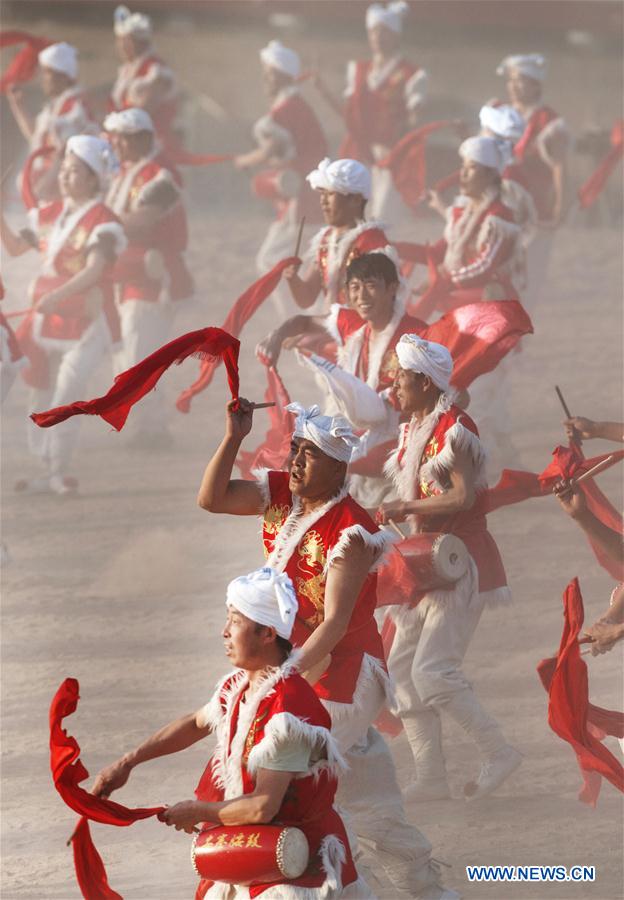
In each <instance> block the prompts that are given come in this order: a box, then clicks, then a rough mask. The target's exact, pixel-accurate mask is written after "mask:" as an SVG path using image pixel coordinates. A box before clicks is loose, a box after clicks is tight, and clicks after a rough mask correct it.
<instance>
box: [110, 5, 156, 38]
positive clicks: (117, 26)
mask: <svg viewBox="0 0 624 900" xmlns="http://www.w3.org/2000/svg"><path fill="white" fill-rule="evenodd" d="M113 23H114V24H113V28H114V31H115V34H116V35H117V36H118V37H126V35H131V36H132V37H137V38H139V40H141V39H142V40H145V41H148V40H150V38H151V36H152V20H151V19H150V17H149V16H146V15H145V14H144V13H131V12H130V10H129V9H128V7H127V6H118V7H117V9H116V10H115V12H114V14H113Z"/></svg>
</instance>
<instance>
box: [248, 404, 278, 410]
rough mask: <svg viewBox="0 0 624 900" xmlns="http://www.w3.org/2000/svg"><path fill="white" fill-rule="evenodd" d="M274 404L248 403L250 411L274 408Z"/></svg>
mask: <svg viewBox="0 0 624 900" xmlns="http://www.w3.org/2000/svg"><path fill="white" fill-rule="evenodd" d="M276 405H277V404H276V403H250V404H249V408H250V409H268V408H269V406H276Z"/></svg>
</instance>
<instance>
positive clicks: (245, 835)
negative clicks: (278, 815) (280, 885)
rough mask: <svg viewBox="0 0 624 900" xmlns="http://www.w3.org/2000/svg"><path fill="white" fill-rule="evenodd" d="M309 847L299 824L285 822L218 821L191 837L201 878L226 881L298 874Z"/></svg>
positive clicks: (247, 881)
mask: <svg viewBox="0 0 624 900" xmlns="http://www.w3.org/2000/svg"><path fill="white" fill-rule="evenodd" d="M309 859H310V848H309V846H308V840H307V838H306V836H305V834H304V833H303V831H301V830H300V829H299V828H293V827H291V826H285V825H227V826H226V825H218V826H217V827H216V828H207V829H205V830H204V831H202V832H200V833H199V834H198V835H197V836H196V837H195V839H194V841H193V846H192V848H191V860H192V863H193V868H194V869H195V871H196V872H197V874H198V875H199V876H200V878H207V879H208V880H209V881H223V882H225V883H226V884H240V885H250V884H272V883H274V882H279V881H283V880H284V879H291V878H298V877H299V876H300V875H303V873H304V872H305V870H306V869H307V867H308V862H309Z"/></svg>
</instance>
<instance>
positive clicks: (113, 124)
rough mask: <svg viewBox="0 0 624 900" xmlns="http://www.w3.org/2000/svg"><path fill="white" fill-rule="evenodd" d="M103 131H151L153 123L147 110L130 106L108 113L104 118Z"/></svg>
mask: <svg viewBox="0 0 624 900" xmlns="http://www.w3.org/2000/svg"><path fill="white" fill-rule="evenodd" d="M104 131H110V132H118V133H120V134H138V133H139V132H140V131H151V132H152V133H153V132H154V123H153V122H152V117H151V116H150V114H149V113H148V112H147V110H145V109H140V108H139V107H132V108H131V109H122V110H120V111H119V112H112V113H109V114H108V115H107V116H106V118H105V119H104Z"/></svg>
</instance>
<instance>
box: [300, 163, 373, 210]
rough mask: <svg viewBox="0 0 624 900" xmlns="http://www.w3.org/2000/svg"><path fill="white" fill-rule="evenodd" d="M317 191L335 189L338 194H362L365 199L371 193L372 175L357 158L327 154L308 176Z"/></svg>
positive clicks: (312, 186)
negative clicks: (344, 157)
mask: <svg viewBox="0 0 624 900" xmlns="http://www.w3.org/2000/svg"><path fill="white" fill-rule="evenodd" d="M306 180H307V181H308V182H309V184H310V187H311V188H312V189H313V190H315V191H335V192H336V193H337V194H345V195H346V194H361V195H362V197H364V199H365V200H368V199H370V195H371V175H370V172H369V171H368V169H367V168H366V166H363V165H362V163H361V162H358V161H357V160H355V159H335V160H334V161H333V162H332V160H331V159H330V158H329V157H328V156H326V157H325V159H322V160H321V162H320V163H319V164H318V166H317V167H316V169H314V171H312V172H310V174H309V175H307V176H306Z"/></svg>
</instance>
